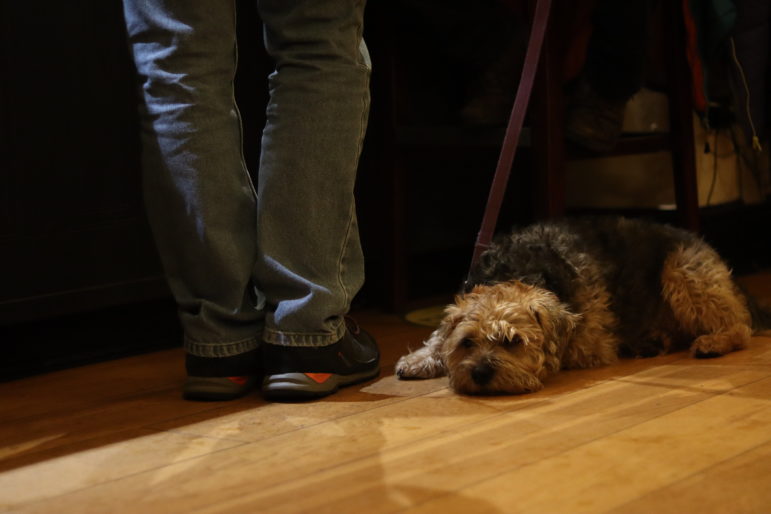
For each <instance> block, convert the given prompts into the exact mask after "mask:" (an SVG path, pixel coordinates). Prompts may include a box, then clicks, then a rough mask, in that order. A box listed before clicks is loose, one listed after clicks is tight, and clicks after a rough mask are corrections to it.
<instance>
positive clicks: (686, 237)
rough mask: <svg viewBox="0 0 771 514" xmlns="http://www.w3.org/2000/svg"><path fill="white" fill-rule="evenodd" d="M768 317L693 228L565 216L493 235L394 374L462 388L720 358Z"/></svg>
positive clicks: (537, 383) (537, 384)
mask: <svg viewBox="0 0 771 514" xmlns="http://www.w3.org/2000/svg"><path fill="white" fill-rule="evenodd" d="M751 309H752V311H753V314H750V310H751ZM761 318H763V319H761ZM767 320H768V315H767V314H764V313H762V312H761V311H759V310H758V309H756V308H755V304H754V303H753V302H752V301H751V300H750V299H749V298H748V297H747V296H745V295H744V294H743V293H742V292H741V291H740V290H739V288H738V287H737V285H736V283H735V282H734V280H733V278H732V276H731V272H730V270H729V269H728V266H727V265H726V264H725V263H724V262H723V261H722V260H721V258H720V257H719V256H718V255H717V253H716V252H715V250H713V249H712V248H711V247H710V246H709V245H708V244H706V243H705V242H704V241H702V240H701V239H700V238H698V237H697V236H696V235H694V234H692V233H690V232H686V231H684V230H680V229H676V228H673V227H670V226H666V225H660V224H653V223H649V222H644V221H640V220H631V219H625V218H591V219H578V220H564V221H560V222H553V223H545V224H538V225H534V226H531V227H529V228H527V229H525V230H523V231H518V232H514V233H512V234H510V235H509V236H507V237H504V238H502V239H498V240H497V241H496V242H495V243H494V244H493V245H492V246H491V247H490V249H489V250H487V251H486V252H485V253H484V254H483V255H482V257H481V258H480V261H479V264H478V265H477V266H476V267H475V269H473V270H472V272H471V274H470V278H469V281H468V283H467V285H466V289H465V292H464V293H462V294H460V295H458V296H457V297H456V301H455V304H452V305H449V306H448V307H447V309H446V311H445V316H444V318H443V319H442V321H441V324H440V325H439V327H438V328H437V329H436V330H435V331H434V332H433V334H431V336H430V337H429V339H428V340H427V341H426V342H425V343H424V346H423V347H422V348H420V349H419V350H417V351H415V352H412V353H410V354H409V355H405V356H404V357H402V358H401V359H400V360H399V362H398V363H397V364H396V373H397V375H398V376H399V377H400V378H431V377H437V376H443V375H445V374H447V375H449V379H450V385H451V387H452V388H453V389H455V390H456V391H458V392H460V393H468V394H496V393H497V394H501V393H503V394H512V393H525V392H532V391H537V390H539V389H541V388H542V387H543V382H544V380H545V379H546V378H548V377H549V376H551V375H554V374H555V373H557V372H558V371H559V370H560V369H563V368H589V367H595V366H602V365H606V364H611V363H613V362H615V361H616V359H617V358H618V355H620V354H621V355H628V356H640V357H644V356H653V355H656V354H659V353H663V352H667V351H669V350H672V349H678V348H683V347H688V346H690V350H691V354H692V355H693V356H694V357H718V356H720V355H724V354H726V353H728V352H732V351H734V350H739V349H742V348H744V347H745V345H746V344H747V342H748V341H749V339H750V336H751V334H752V332H753V328H752V323H753V321H754V322H755V328H756V329H759V328H763V327H761V326H760V325H761V322H762V323H765V322H766V321H767Z"/></svg>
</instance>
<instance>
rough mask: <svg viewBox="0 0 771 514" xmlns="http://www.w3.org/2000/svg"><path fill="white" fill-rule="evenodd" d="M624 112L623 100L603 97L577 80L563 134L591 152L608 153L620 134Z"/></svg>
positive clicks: (624, 102)
mask: <svg viewBox="0 0 771 514" xmlns="http://www.w3.org/2000/svg"><path fill="white" fill-rule="evenodd" d="M625 111H626V101H625V100H608V99H606V98H603V97H602V96H600V95H599V94H598V93H597V92H596V91H595V90H594V88H592V87H591V86H590V85H589V83H588V82H587V81H586V80H581V81H580V82H579V84H578V86H577V87H576V92H575V94H574V97H573V99H572V101H571V105H570V107H569V109H568V113H567V120H566V131H565V137H566V138H567V140H568V141H570V142H572V143H575V144H577V145H580V146H582V147H584V148H587V149H589V150H591V151H593V152H597V153H606V152H609V151H611V150H612V149H613V147H614V146H616V142H617V141H618V138H619V137H621V131H622V128H623V126H624V112H625Z"/></svg>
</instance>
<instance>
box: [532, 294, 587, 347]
mask: <svg viewBox="0 0 771 514" xmlns="http://www.w3.org/2000/svg"><path fill="white" fill-rule="evenodd" d="M530 313H531V314H532V316H533V318H534V319H535V321H536V323H538V324H539V325H540V326H541V330H543V332H544V335H545V336H546V337H547V338H548V339H550V340H552V341H560V342H565V341H567V340H568V339H570V336H571V335H572V333H573V330H575V328H576V325H577V324H578V322H579V321H580V320H581V316H580V315H578V314H575V313H573V312H571V311H570V310H569V309H568V308H567V305H565V304H564V303H561V302H559V301H556V300H555V301H548V302H534V303H533V304H531V305H530Z"/></svg>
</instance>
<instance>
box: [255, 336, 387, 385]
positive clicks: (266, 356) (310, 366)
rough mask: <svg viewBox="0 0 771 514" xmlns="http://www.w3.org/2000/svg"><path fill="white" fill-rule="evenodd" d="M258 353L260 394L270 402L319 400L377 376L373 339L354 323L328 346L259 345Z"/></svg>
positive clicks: (376, 350) (377, 366) (378, 353)
mask: <svg viewBox="0 0 771 514" xmlns="http://www.w3.org/2000/svg"><path fill="white" fill-rule="evenodd" d="M262 350H263V362H264V363H265V378H264V379H263V382H262V392H263V394H264V396H265V397H266V398H268V399H271V400H307V399H313V398H320V397H322V396H327V395H330V394H332V393H334V392H336V391H337V390H338V389H339V388H340V387H344V386H349V385H353V384H357V383H359V382H364V381H367V380H369V379H371V378H375V377H376V376H377V375H378V374H379V373H380V352H379V351H378V348H377V344H376V343H375V339H374V338H373V337H372V336H371V335H370V334H368V333H367V332H365V331H364V330H362V329H361V328H359V327H358V326H356V325H355V324H351V325H349V326H348V327H347V330H346V332H345V334H344V335H343V337H342V338H341V339H340V340H339V341H338V342H336V343H334V344H331V345H329V346H280V345H274V344H267V343H263V345H262Z"/></svg>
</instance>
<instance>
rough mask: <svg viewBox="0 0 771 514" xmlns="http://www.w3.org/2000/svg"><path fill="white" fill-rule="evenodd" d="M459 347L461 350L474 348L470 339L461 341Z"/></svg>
mask: <svg viewBox="0 0 771 514" xmlns="http://www.w3.org/2000/svg"><path fill="white" fill-rule="evenodd" d="M460 347H461V348H473V347H474V341H472V340H471V339H464V340H463V341H461V342H460Z"/></svg>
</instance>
